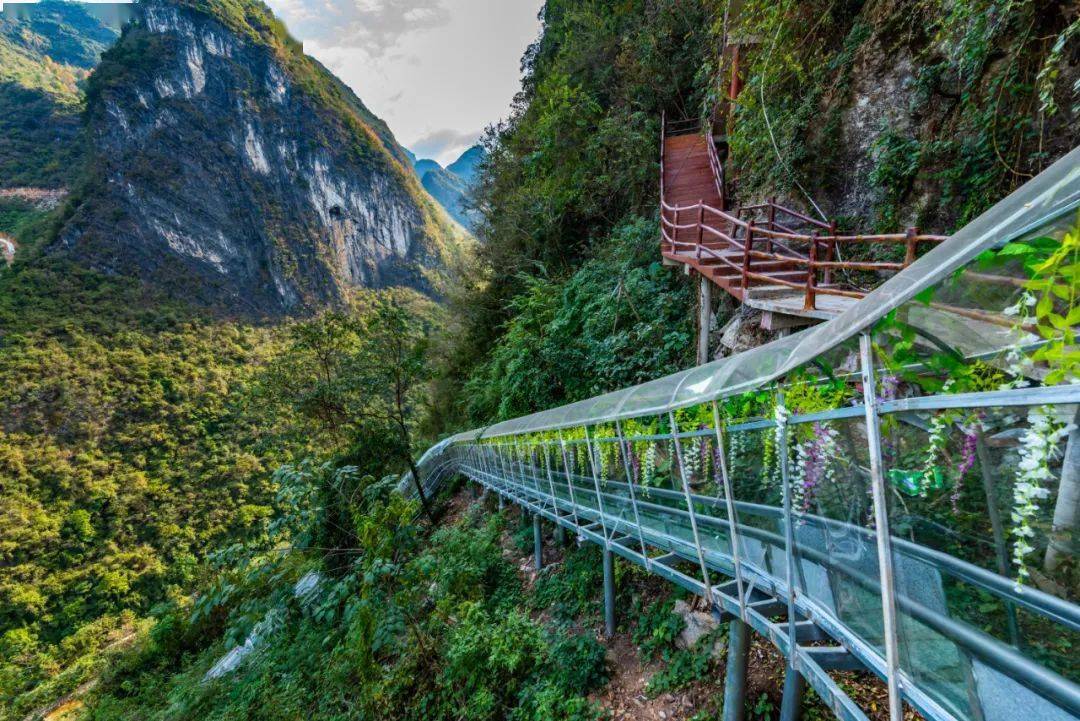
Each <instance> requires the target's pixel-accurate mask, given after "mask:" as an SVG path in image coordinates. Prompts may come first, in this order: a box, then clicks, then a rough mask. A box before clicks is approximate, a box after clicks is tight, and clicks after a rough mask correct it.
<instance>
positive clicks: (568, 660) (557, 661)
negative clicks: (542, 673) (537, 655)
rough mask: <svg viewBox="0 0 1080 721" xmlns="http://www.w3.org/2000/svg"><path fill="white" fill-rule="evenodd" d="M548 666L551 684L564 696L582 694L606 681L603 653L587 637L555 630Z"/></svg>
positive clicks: (597, 645)
mask: <svg viewBox="0 0 1080 721" xmlns="http://www.w3.org/2000/svg"><path fill="white" fill-rule="evenodd" d="M548 665H549V667H550V669H551V670H552V673H551V676H552V679H553V682H554V683H555V684H557V685H558V686H559V687H560V688H561V689H562V690H563V691H564V692H565V693H567V694H572V695H582V694H586V693H588V692H589V691H592V690H593V689H595V688H599V687H600V686H603V685H604V684H605V683H607V680H608V669H607V650H606V649H605V648H604V646H603V644H601V643H600V642H599V641H597V640H596V637H595V636H593V635H591V634H587V633H578V634H575V633H571V632H570V631H568V630H567V629H565V628H564V629H559V631H558V632H556V634H555V638H554V640H553V641H552V643H551V649H550V652H549V656H548Z"/></svg>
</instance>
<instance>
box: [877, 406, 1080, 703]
mask: <svg viewBox="0 0 1080 721" xmlns="http://www.w3.org/2000/svg"><path fill="white" fill-rule="evenodd" d="M1075 412H1076V409H1075V407H1073V406H1059V407H1057V408H1045V407H1043V408H1040V407H1009V408H975V409H959V410H946V411H934V412H926V413H918V414H914V413H911V414H897V415H895V416H888V417H886V422H885V426H884V427H885V429H886V433H885V440H884V443H883V451H884V456H885V464H886V469H887V477H888V479H889V482H890V494H889V504H890V508H889V512H890V524H891V531H892V535H893V559H894V560H893V563H894V567H895V577H896V585H897V595H898V600H899V611H900V614H899V618H900V623H899V629H898V631H899V641H900V650H901V654H900V658H901V667H902V669H903V670H904V672H905V673H906V674H907V675H908V676H910V677H911V678H913V679H915V680H916V682H917V683H918V685H919V687H920V688H923V689H924V690H927V691H929V692H930V693H931V695H932V696H933V697H934V698H935V699H936V700H938V701H939V702H940V703H942V704H943V705H946V706H947V707H948V708H951V709H954V710H955V711H956V712H957V713H960V714H961V715H977V712H978V711H979V710H981V708H982V706H983V705H988V704H990V703H994V704H997V705H1000V704H1001V703H1002V700H1001V699H1002V697H1003V696H1007V697H1009V698H1011V699H1012V700H1011V701H1010V703H1012V704H1014V706H1013V708H1015V709H1017V710H1020V709H1028V710H1029V711H1030V710H1032V709H1036V708H1041V706H1040V704H1044V703H1046V702H1044V701H1043V700H1042V699H1040V698H1039V697H1038V694H1037V693H1035V692H1034V691H1030V690H1028V689H1027V687H1026V685H1025V683H1024V679H1012V680H1010V679H1009V678H1008V676H1009V674H1004V673H1003V672H1001V671H1000V670H995V659H996V658H997V657H998V656H999V654H998V653H996V652H994V651H993V649H994V648H995V647H997V648H1004V647H1012V648H1013V649H1015V650H1017V651H1019V652H1020V653H1021V654H1023V655H1024V656H1026V657H1027V658H1029V659H1031V660H1032V661H1034V662H1036V663H1037V664H1039V665H1041V666H1044V667H1045V668H1047V669H1049V670H1051V671H1053V672H1055V673H1057V674H1059V675H1061V676H1064V677H1066V678H1068V679H1070V680H1072V681H1073V682H1078V681H1080V669H1078V668H1077V666H1076V663H1075V658H1076V651H1075V649H1076V648H1077V646H1078V644H1080V633H1078V632H1077V630H1076V626H1075V625H1070V624H1063V623H1061V622H1060V616H1059V612H1060V611H1061V609H1062V607H1063V604H1062V603H1061V601H1070V602H1072V603H1075V602H1076V600H1077V588H1078V582H1080V574H1078V573H1077V566H1076V563H1075V550H1076V546H1075V528H1071V527H1068V528H1066V527H1059V528H1058V529H1057V533H1054V516H1055V511H1057V510H1058V508H1059V505H1060V504H1059V500H1060V501H1062V503H1066V504H1067V503H1068V493H1067V492H1066V494H1065V495H1063V494H1062V493H1061V486H1062V482H1063V480H1064V482H1065V484H1066V486H1068V485H1069V484H1071V483H1075V482H1076V476H1077V472H1078V471H1080V468H1077V466H1076V464H1075V462H1074V463H1072V464H1069V463H1067V462H1066V459H1067V458H1068V455H1067V454H1068V453H1080V449H1077V444H1078V443H1080V439H1077V437H1076V436H1077V433H1076V431H1075V430H1074V431H1072V432H1069V431H1068V430H1067V429H1068V427H1069V426H1070V425H1071V424H1073V422H1074V420H1075ZM1070 443H1072V444H1073V448H1072V449H1070V448H1069V444H1070ZM1076 457H1077V456H1073V458H1074V459H1075V458H1076ZM1025 489H1026V490H1025ZM1051 541H1053V543H1051ZM1065 613H1066V614H1067V615H1071V617H1072V619H1073V623H1074V624H1075V622H1076V619H1077V618H1078V617H1080V614H1077V613H1076V607H1075V606H1073V607H1071V610H1070V609H1068V608H1066V609H1065ZM958 628H959V629H968V630H976V631H978V632H979V633H980V635H982V636H984V637H985V638H986V640H987V641H988V642H990V643H989V644H988V648H989V649H990V651H987V652H985V653H971V652H969V651H965V650H963V649H962V648H961V647H960V646H959V645H958V644H957V642H956V639H957V638H958V636H957V635H956V629H958ZM1015 682H1019V686H1017V685H1016V683H1015ZM1005 689H1008V693H1005V692H1004V690H1005ZM976 706H978V707H979V708H978V709H976V708H974V707H976ZM1056 713H1059V712H1057V711H1055V710H1054V709H1052V708H1048V709H1047V710H1046V711H1045V714H1048V715H1045V716H1040V717H1046V718H1057V717H1058V716H1057V715H1055V714H1056Z"/></svg>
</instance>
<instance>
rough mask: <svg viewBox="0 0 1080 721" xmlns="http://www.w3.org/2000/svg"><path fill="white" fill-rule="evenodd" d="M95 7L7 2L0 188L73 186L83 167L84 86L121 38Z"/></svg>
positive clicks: (1, 45)
mask: <svg viewBox="0 0 1080 721" xmlns="http://www.w3.org/2000/svg"><path fill="white" fill-rule="evenodd" d="M99 15H104V13H95V12H93V6H87V5H85V4H83V3H74V2H55V1H54V0H46V2H41V3H37V4H32V5H31V4H28V3H6V4H5V5H4V10H3V12H2V13H0V188H12V187H21V186H43V187H48V188H56V187H61V186H65V185H67V184H69V183H70V182H71V181H72V180H73V178H74V175H75V173H76V172H77V171H78V168H79V167H80V163H81V158H82V155H81V154H82V150H83V148H82V144H81V143H80V142H79V133H80V128H81V121H80V118H79V113H80V111H81V109H82V103H83V100H84V97H83V84H84V82H85V80H86V78H87V76H88V75H89V74H90V71H91V70H92V69H93V68H94V66H96V65H97V63H98V59H99V58H100V56H101V54H102V53H103V52H105V50H106V49H107V48H108V47H109V46H111V45H112V44H113V43H114V42H115V41H116V39H117V38H118V37H119V36H120V25H119V20H120V18H119V14H118V15H117V17H116V19H115V21H112V20H110V19H108V18H107V17H106V18H104V19H103V18H102V17H99Z"/></svg>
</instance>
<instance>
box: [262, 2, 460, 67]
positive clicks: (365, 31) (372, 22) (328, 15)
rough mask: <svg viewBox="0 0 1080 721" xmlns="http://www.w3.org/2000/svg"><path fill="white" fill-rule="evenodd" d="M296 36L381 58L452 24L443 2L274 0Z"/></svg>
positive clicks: (272, 3)
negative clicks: (412, 37) (405, 41)
mask: <svg viewBox="0 0 1080 721" xmlns="http://www.w3.org/2000/svg"><path fill="white" fill-rule="evenodd" d="M271 6H272V7H273V8H274V9H275V10H276V11H277V12H279V13H280V14H281V15H282V16H283V17H284V19H285V21H286V23H287V24H288V25H289V28H290V30H291V31H292V32H293V34H295V35H298V36H300V37H301V38H302V39H304V40H314V41H317V42H318V43H319V44H320V45H323V46H330V47H341V48H355V49H358V50H362V51H364V52H365V53H366V54H367V55H369V56H371V57H375V58H377V57H381V56H382V55H383V54H384V53H385V52H386V51H387V50H388V49H390V48H392V47H394V46H395V45H396V44H397V43H398V42H400V40H401V39H402V37H404V36H405V35H408V34H410V33H416V32H420V31H423V30H431V29H433V28H439V27H443V26H445V25H446V24H448V23H449V22H450V19H451V16H450V13H449V11H448V10H447V9H446V7H445V6H444V5H443V0H322V1H321V2H319V3H312V2H310V1H307V2H305V0H271Z"/></svg>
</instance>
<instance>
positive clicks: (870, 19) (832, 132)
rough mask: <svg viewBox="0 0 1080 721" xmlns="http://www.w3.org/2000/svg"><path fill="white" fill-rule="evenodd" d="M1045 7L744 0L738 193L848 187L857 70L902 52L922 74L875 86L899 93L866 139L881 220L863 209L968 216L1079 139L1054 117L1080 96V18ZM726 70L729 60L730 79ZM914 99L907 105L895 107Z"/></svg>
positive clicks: (938, 0)
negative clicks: (1066, 78)
mask: <svg viewBox="0 0 1080 721" xmlns="http://www.w3.org/2000/svg"><path fill="white" fill-rule="evenodd" d="M1044 5H1045V3H1039V2H1034V1H1033V0H1022V1H1020V2H1013V1H1012V0H961V1H959V2H953V1H952V0H948V1H946V0H928V1H926V2H915V3H908V2H894V3H886V4H884V5H877V4H866V3H860V2H839V3H837V2H824V0H813V1H812V2H799V3H773V2H767V1H766V0H753V1H752V2H748V3H744V4H743V5H742V6H741V7H740V10H739V13H738V14H737V17H736V18H735V20H734V21H733V22H734V27H733V28H728V30H729V32H731V33H732V34H735V35H737V36H740V37H746V36H753V37H758V38H761V43H760V45H758V46H757V48H756V49H755V51H754V52H752V53H749V54H747V56H748V57H747V58H746V60H744V66H743V68H741V69H742V70H743V72H744V73H745V76H746V86H745V88H744V89H743V91H742V93H741V94H740V95H739V98H738V102H737V103H736V104H735V109H734V114H735V119H734V124H733V132H732V133H731V136H730V144H731V153H732V159H733V162H734V163H735V164H736V165H737V167H738V169H739V184H740V185H739V188H740V193H742V194H743V195H745V196H746V197H749V198H755V197H762V196H767V195H771V194H775V193H780V194H787V195H801V191H800V190H799V188H798V187H797V185H801V186H802V187H805V188H808V189H809V191H810V193H811V195H812V196H814V197H816V198H817V200H818V201H823V200H824V199H826V198H828V197H829V196H830V195H833V196H835V195H840V194H845V193H850V189H849V186H850V183H851V182H852V178H851V171H852V168H851V154H850V153H849V152H845V151H846V150H848V147H849V146H850V145H851V144H852V142H856V141H857V142H859V143H860V144H861V143H863V142H864V141H863V139H862V138H845V137H844V136H843V131H844V129H845V128H847V127H851V123H850V116H851V114H858V113H859V112H860V111H861V109H862V106H861V105H860V103H862V102H864V101H865V100H866V98H867V97H868V95H869V94H870V91H868V90H867V89H866V88H865V86H863V87H855V86H853V84H852V69H853V68H859V69H860V70H861V69H865V68H868V67H871V68H875V69H876V68H884V67H885V65H886V64H890V63H903V65H901V67H910V68H911V72H912V74H913V82H912V83H911V84H910V85H909V86H907V87H901V88H898V89H897V90H895V91H894V90H892V89H890V88H889V87H888V85H884V84H883V86H882V88H881V90H880V92H889V93H894V94H896V95H897V96H899V98H900V100H901V102H900V103H899V104H898V103H893V106H894V107H892V108H890V112H889V113H888V115H887V117H886V118H885V119H883V120H882V122H881V126H880V128H879V129H878V130H877V132H876V133H873V134H871V136H870V137H869V138H868V139H869V140H870V144H871V155H872V159H873V165H872V167H871V169H870V173H869V175H868V177H867V178H866V181H867V182H868V184H869V185H870V187H871V188H873V189H875V190H877V191H878V198H877V199H876V201H875V210H876V217H874V218H872V219H869V218H868V219H867V220H872V222H873V223H874V225H876V226H877V229H879V230H883V231H884V230H887V231H890V232H892V231H895V230H897V226H898V225H899V224H900V223H902V222H910V221H909V220H907V219H908V218H910V217H912V216H915V217H916V220H917V222H920V223H926V222H930V223H937V224H939V225H940V226H941V227H942V228H943V229H944V228H946V227H949V226H952V227H957V226H959V225H962V224H964V223H966V222H968V221H969V220H971V219H972V218H974V217H975V216H976V215H978V214H979V213H980V212H982V211H983V210H985V209H986V208H987V207H989V206H990V205H991V204H992V203H993V202H995V201H996V200H998V199H999V198H1000V197H1002V196H1003V195H1004V194H1006V193H1007V192H1008V191H1010V190H1012V189H1013V188H1015V187H1016V186H1017V185H1019V184H1020V183H1021V182H1023V181H1024V180H1026V179H1027V178H1028V177H1030V176H1031V175H1033V174H1034V173H1035V172H1037V171H1038V170H1039V169H1041V168H1043V167H1045V165H1046V163H1047V161H1048V160H1049V159H1050V157H1049V156H1048V147H1049V146H1051V145H1053V146H1054V147H1055V150H1054V151H1052V152H1055V153H1059V152H1062V151H1063V150H1065V149H1068V148H1069V147H1071V145H1072V141H1071V139H1070V133H1069V125H1070V120H1069V119H1067V118H1059V120H1058V121H1057V122H1058V124H1056V125H1055V124H1052V123H1048V122H1047V121H1048V119H1050V118H1052V117H1053V116H1054V114H1055V113H1056V112H1057V111H1058V104H1059V101H1060V100H1063V99H1069V98H1070V97H1071V99H1072V103H1070V105H1075V104H1076V103H1075V98H1076V92H1077V90H1076V88H1070V87H1062V86H1063V85H1064V83H1062V82H1061V79H1062V78H1063V75H1062V73H1061V69H1062V67H1063V65H1064V63H1065V62H1066V60H1065V53H1064V48H1065V47H1066V45H1067V43H1068V42H1069V39H1070V38H1072V37H1075V33H1076V29H1077V27H1078V26H1077V24H1076V19H1075V14H1074V13H1071V12H1070V11H1068V10H1066V9H1065V7H1064V6H1063V5H1061V4H1060V3H1058V4H1053V3H1052V4H1051V5H1053V6H1054V7H1056V8H1057V10H1055V11H1047V8H1048V7H1050V6H1046V7H1044ZM1070 23H1071V24H1070ZM722 30H723V27H722V25H721V24H720V23H717V32H718V34H719V33H720V32H721V31H722ZM1047 40H1051V41H1052V42H1047ZM729 73H730V68H723V76H722V77H721V78H719V83H718V84H719V85H720V86H721V87H726V86H727V83H728V80H729V78H728V77H727V74H729ZM863 80H864V82H865V78H864V79H863ZM905 80H906V78H904V77H903V74H901V75H900V77H898V78H896V81H897V82H898V83H903V82H905ZM856 93H858V94H856ZM870 97H871V100H872V99H873V98H872V95H871V96H870ZM905 99H906V101H907V104H908V107H906V108H905V107H896V106H897V105H900V106H902V105H903V104H904V103H903V101H904V100H905ZM1068 111H1070V112H1071V111H1072V108H1071V107H1070V108H1068ZM853 132H855V133H859V132H860V131H859V130H858V129H857V127H856V128H855V129H854V131H853ZM1051 141H1053V142H1051ZM855 182H861V179H859V178H856V179H855ZM845 184H846V185H845ZM913 204H917V205H918V206H919V207H915V208H914V210H915V211H917V212H916V213H912V212H911V210H912V209H913V208H912V206H913Z"/></svg>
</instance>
